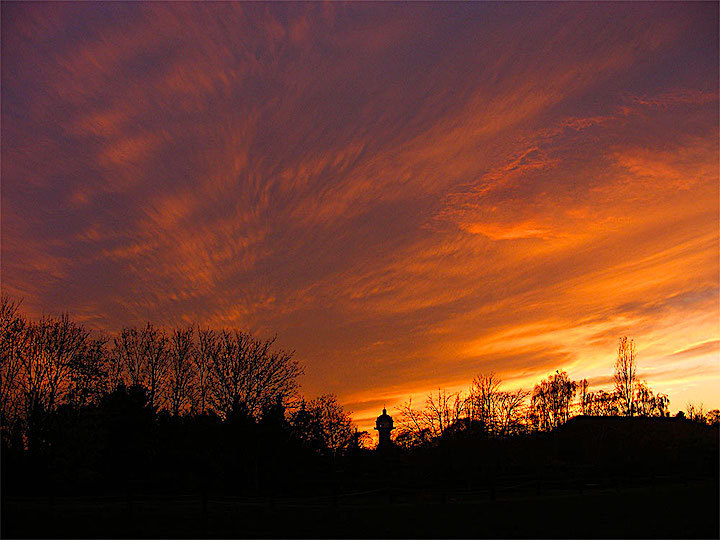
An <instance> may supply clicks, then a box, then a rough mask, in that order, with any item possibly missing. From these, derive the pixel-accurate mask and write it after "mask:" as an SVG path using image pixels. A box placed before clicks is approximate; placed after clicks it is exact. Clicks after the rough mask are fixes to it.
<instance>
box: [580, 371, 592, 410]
mask: <svg viewBox="0 0 720 540" xmlns="http://www.w3.org/2000/svg"><path fill="white" fill-rule="evenodd" d="M589 387H590V383H588V380H587V379H583V380H582V381H580V383H579V384H578V388H579V389H580V414H590V412H589V405H590V403H589V397H590V396H589V393H588V388H589Z"/></svg>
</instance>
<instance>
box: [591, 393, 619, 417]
mask: <svg viewBox="0 0 720 540" xmlns="http://www.w3.org/2000/svg"><path fill="white" fill-rule="evenodd" d="M586 411H587V414H589V415H591V416H617V415H618V414H619V408H618V398H617V394H615V393H614V392H606V391H605V390H598V391H597V392H588V394H587V408H586Z"/></svg>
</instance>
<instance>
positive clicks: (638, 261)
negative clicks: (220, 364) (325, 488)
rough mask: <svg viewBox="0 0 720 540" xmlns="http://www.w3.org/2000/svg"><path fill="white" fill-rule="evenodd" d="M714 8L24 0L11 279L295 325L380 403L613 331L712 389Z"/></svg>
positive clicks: (17, 16) (607, 342)
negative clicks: (39, 0) (41, 0)
mask: <svg viewBox="0 0 720 540" xmlns="http://www.w3.org/2000/svg"><path fill="white" fill-rule="evenodd" d="M717 17H718V6H717V5H716V4H712V3H707V4H703V3H700V4H696V3H689V4H675V3H658V4H655V3H653V4H603V3H600V4H588V3H583V4H562V3H560V4H544V3H534V4H506V3H499V4H494V3H468V4H422V3H421V4H392V3H391V4H380V5H378V4H344V3H323V4H320V3H298V4H285V3H281V4H278V3H210V4H194V3H77V4H64V3H52V4H20V3H17V4H12V3H11V4H6V5H4V6H3V10H2V30H3V31H2V81H3V84H2V140H3V145H2V287H3V292H6V293H8V294H12V295H14V296H17V297H22V298H24V304H23V305H24V308H25V310H26V311H28V312H29V313H30V314H31V315H34V316H37V315H39V314H40V313H41V312H42V311H43V310H44V311H46V312H48V311H49V312H57V311H60V310H66V309H67V310H69V311H70V313H71V314H72V315H73V316H74V317H75V318H76V319H79V320H81V321H82V322H84V323H85V324H87V325H89V326H91V327H93V328H97V329H99V330H104V331H107V332H114V331H117V330H118V329H119V328H121V327H122V326H123V325H132V324H137V323H138V322H139V321H144V320H152V321H154V322H156V323H159V324H166V325H175V324H186V323H190V322H197V321H202V322H203V323H205V324H208V325H211V326H230V325H232V326H239V327H241V328H244V329H249V330H252V331H255V332H259V333H261V334H266V335H268V334H272V333H278V335H279V343H280V344H281V345H282V346H283V347H285V348H288V349H294V350H295V351H296V354H297V357H298V359H299V360H300V361H301V362H302V363H303V364H304V365H305V368H306V374H305V376H304V378H303V381H302V382H303V385H304V391H305V392H307V393H310V394H313V393H319V392H335V393H337V394H338V395H339V396H340V398H341V400H342V401H344V402H346V403H348V404H351V405H352V408H353V410H354V411H355V413H356V415H357V418H358V419H364V420H363V421H366V420H367V418H369V417H370V416H372V414H373V411H374V410H375V409H377V406H378V403H380V400H382V401H383V402H386V403H387V404H388V406H389V407H391V406H392V405H393V404H395V403H397V402H398V401H402V400H404V399H406V398H407V397H408V396H409V395H416V396H422V395H423V394H424V393H426V392H427V391H428V390H431V389H433V388H437V387H459V386H462V385H464V384H467V383H468V382H469V381H470V380H471V379H472V377H473V376H475V375H476V374H478V373H480V372H484V371H488V370H495V371H496V372H498V373H500V374H501V375H502V376H503V378H505V379H506V380H507V381H508V384H514V385H518V386H519V385H525V386H526V387H527V386H529V385H531V384H533V383H534V382H537V381H538V380H539V379H540V378H542V377H545V376H546V375H547V374H548V373H549V372H552V371H554V370H555V369H559V368H564V369H566V370H568V372H569V373H570V374H571V376H573V377H576V378H581V377H588V378H593V377H594V378H596V379H597V380H600V379H601V378H602V377H605V376H607V375H608V374H609V373H610V372H611V370H612V363H613V356H614V351H615V347H616V344H617V338H618V337H619V336H620V335H628V336H631V337H634V338H635V340H636V342H637V346H638V351H639V362H640V367H641V372H642V373H643V374H644V376H646V378H647V379H648V381H649V382H650V383H651V385H653V387H656V388H657V389H658V390H660V391H664V392H667V393H669V394H670V397H671V399H672V400H673V402H672V406H673V408H684V405H685V401H687V400H689V399H693V400H696V401H700V400H704V401H705V404H706V405H707V406H714V407H717V406H720V402H718V401H717V397H716V395H715V392H714V389H715V388H717V384H718V383H720V362H719V359H718V349H717V346H716V344H717V341H718V339H720V328H719V325H718V315H719V307H718V284H719V280H720V269H719V263H718V260H719V249H718V246H719V244H718V242H719V239H718V213H719V207H718V206H719V202H718V201H719V190H718V29H717V25H716V21H717Z"/></svg>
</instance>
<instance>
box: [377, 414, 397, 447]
mask: <svg viewBox="0 0 720 540" xmlns="http://www.w3.org/2000/svg"><path fill="white" fill-rule="evenodd" d="M375 429H376V430H377V431H378V434H379V436H380V441H379V442H378V450H384V449H385V448H389V447H390V446H392V441H391V440H390V432H391V431H392V430H393V429H395V428H394V427H393V419H392V416H390V415H389V414H388V413H387V410H386V409H385V407H383V411H382V414H381V415H380V416H378V417H377V420H376V421H375Z"/></svg>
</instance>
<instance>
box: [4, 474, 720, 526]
mask: <svg viewBox="0 0 720 540" xmlns="http://www.w3.org/2000/svg"><path fill="white" fill-rule="evenodd" d="M494 496H495V498H494V499H493V493H492V492H491V491H490V490H488V489H483V490H480V491H468V490H456V491H450V490H446V491H429V490H428V491H415V490H413V491H410V490H403V489H396V490H394V491H393V492H387V491H376V492H371V493H356V494H342V495H339V496H337V497H332V496H326V497H313V498H294V499H289V498H280V497H278V498H276V499H274V500H271V499H269V498H248V497H216V496H210V497H208V500H207V503H206V510H205V511H203V503H202V499H201V498H199V497H197V496H185V497H182V496H181V497H163V498H148V497H145V498H137V499H134V500H132V501H130V500H129V499H128V498H121V497H114V498H113V497H105V498H102V497H99V498H92V497H65V498H57V499H55V500H54V501H52V502H51V501H50V500H48V499H47V498H44V499H39V498H19V497H16V498H8V499H5V500H4V501H3V506H2V510H3V512H2V514H3V515H2V522H3V534H2V536H3V538H13V537H33V538H40V537H43V538H68V537H96V538H111V537H139V538H175V537H178V538H193V537H217V538H220V537H251V538H252V537H257V538H263V537H288V538H293V537H298V538H310V537H322V538H325V537H329V538H384V537H394V538H397V537H409V538H443V537H445V538H506V537H508V538H512V537H514V538H518V537H520V538H523V537H529V538H581V537H582V538H718V534H719V531H718V483H717V481H712V480H708V479H705V480H702V479H681V478H673V479H665V480H662V479H660V480H656V481H655V485H652V483H644V484H642V485H635V486H621V485H615V486H607V485H606V486H603V485H592V484H588V485H583V486H575V487H573V488H559V489H558V488H549V489H547V488H543V487H539V486H538V485H537V484H536V483H530V484H528V485H525V486H522V485H520V486H509V489H506V488H505V487H503V486H500V485H498V486H497V488H496V490H495V493H494Z"/></svg>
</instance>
